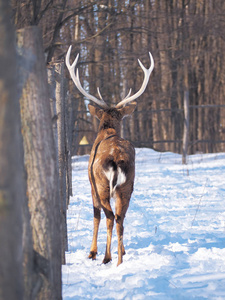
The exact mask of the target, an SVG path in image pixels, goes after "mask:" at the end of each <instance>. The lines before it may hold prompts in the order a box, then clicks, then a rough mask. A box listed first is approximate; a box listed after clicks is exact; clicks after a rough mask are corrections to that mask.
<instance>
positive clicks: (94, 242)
mask: <svg viewBox="0 0 225 300" xmlns="http://www.w3.org/2000/svg"><path fill="white" fill-rule="evenodd" d="M93 209H94V230H93V239H92V244H91V250H90V254H89V256H88V258H92V260H94V259H96V255H97V238H98V228H99V224H100V220H101V208H97V207H95V206H93Z"/></svg>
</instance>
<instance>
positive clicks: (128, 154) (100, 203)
mask: <svg viewBox="0 0 225 300" xmlns="http://www.w3.org/2000/svg"><path fill="white" fill-rule="evenodd" d="M71 49H72V45H71V46H70V47H69V49H68V51H67V54H66V66H67V68H68V71H69V74H70V76H71V78H72V80H73V82H74V84H75V86H76V87H77V89H78V90H79V91H80V92H81V94H82V95H83V96H85V97H86V98H87V99H89V100H90V101H92V102H93V103H94V105H91V104H89V105H88V109H89V112H90V114H91V115H92V116H94V117H97V118H98V119H99V121H100V123H99V128H98V133H97V137H96V139H95V142H94V144H93V146H92V150H91V153H90V158H89V164H88V176H89V181H90V185H91V193H92V201H93V213H94V221H93V223H94V224H93V225H94V226H93V238H92V244H91V248H90V254H89V256H88V257H89V258H90V259H92V260H95V259H96V255H97V238H98V230H99V224H100V220H101V209H103V211H104V213H105V216H106V226H107V241H106V250H105V256H104V259H103V261H102V263H103V264H107V263H109V262H110V261H111V260H112V256H111V240H112V231H113V226H114V221H115V222H116V232H117V239H118V262H117V266H119V265H120V264H121V263H122V262H123V255H124V254H125V248H124V244H123V233H124V226H123V223H124V219H125V215H126V212H127V209H128V207H129V202H130V198H131V195H132V192H133V188H134V177H135V148H134V146H133V145H132V144H131V143H130V142H129V141H127V140H125V139H123V138H122V137H121V134H120V131H121V123H122V119H123V118H125V117H126V116H129V115H131V114H132V113H133V112H134V110H135V108H136V105H137V102H135V101H134V100H135V99H137V98H138V97H139V96H141V94H142V93H143V92H144V91H145V89H146V86H147V84H148V81H149V78H150V75H151V73H152V71H153V69H154V60H153V57H152V54H151V53H150V52H149V57H150V61H151V64H150V67H149V69H146V68H145V67H144V66H143V64H142V63H141V61H140V60H139V59H138V62H139V65H140V67H141V68H142V70H143V72H144V80H143V83H142V86H141V88H140V90H139V91H138V92H136V93H135V94H134V95H132V96H131V95H130V94H131V89H130V90H129V93H128V94H127V96H126V97H125V98H124V99H122V100H121V101H120V102H119V103H118V104H116V105H114V106H113V107H109V106H108V105H107V104H106V102H105V101H104V100H103V98H102V96H101V93H100V90H99V88H97V92H98V95H99V98H96V97H95V96H93V95H90V94H89V93H88V92H86V91H85V90H84V88H83V87H82V85H81V83H80V78H79V71H78V68H76V67H77V62H78V59H79V53H78V54H77V56H76V58H75V60H74V62H73V63H72V65H71V64H70V55H71ZM111 198H114V199H115V214H114V212H113V210H112V207H111V204H110V200H111Z"/></svg>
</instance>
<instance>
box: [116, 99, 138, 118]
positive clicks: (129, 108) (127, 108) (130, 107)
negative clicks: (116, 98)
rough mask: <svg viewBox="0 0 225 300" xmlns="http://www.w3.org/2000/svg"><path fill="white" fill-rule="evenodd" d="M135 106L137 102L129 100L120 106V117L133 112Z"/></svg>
mask: <svg viewBox="0 0 225 300" xmlns="http://www.w3.org/2000/svg"><path fill="white" fill-rule="evenodd" d="M136 106H137V102H135V101H134V102H131V103H130V104H129V105H127V106H124V107H123V108H120V109H119V111H120V112H121V114H122V116H123V117H122V118H125V117H126V116H129V115H131V114H132V113H133V112H134V110H135V108H136Z"/></svg>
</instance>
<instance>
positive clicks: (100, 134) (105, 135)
mask: <svg viewBox="0 0 225 300" xmlns="http://www.w3.org/2000/svg"><path fill="white" fill-rule="evenodd" d="M111 135H117V136H120V131H119V132H118V131H117V130H115V129H114V128H108V129H104V130H103V129H102V130H99V132H98V135H97V138H96V142H97V143H98V142H100V141H102V140H105V139H107V138H108V137H110V136H111Z"/></svg>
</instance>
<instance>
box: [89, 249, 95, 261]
mask: <svg viewBox="0 0 225 300" xmlns="http://www.w3.org/2000/svg"><path fill="white" fill-rule="evenodd" d="M96 255H97V252H94V251H91V252H90V254H89V256H88V258H90V259H91V258H92V260H95V259H96Z"/></svg>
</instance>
